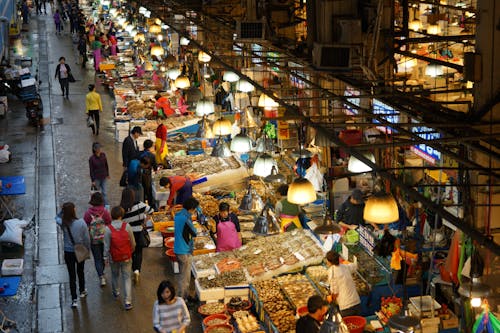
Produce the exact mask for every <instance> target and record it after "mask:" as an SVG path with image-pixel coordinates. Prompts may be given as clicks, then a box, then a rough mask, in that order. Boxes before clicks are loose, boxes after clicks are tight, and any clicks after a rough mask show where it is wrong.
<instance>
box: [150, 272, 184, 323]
mask: <svg viewBox="0 0 500 333" xmlns="http://www.w3.org/2000/svg"><path fill="white" fill-rule="evenodd" d="M156 297H157V300H156V301H155V303H154V305H153V328H154V330H155V331H156V332H157V333H168V332H178V333H185V332H186V328H187V327H188V326H189V324H190V323H191V316H190V315H189V311H188V309H187V306H186V303H185V302H184V300H183V299H182V298H181V297H177V296H176V295H175V288H174V286H173V284H172V283H171V282H170V281H166V280H163V281H161V282H160V285H159V286H158V290H157V291H156Z"/></svg>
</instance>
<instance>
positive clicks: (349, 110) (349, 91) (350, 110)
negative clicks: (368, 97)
mask: <svg viewBox="0 0 500 333" xmlns="http://www.w3.org/2000/svg"><path fill="white" fill-rule="evenodd" d="M359 95H361V92H360V91H359V90H356V89H354V88H353V87H350V86H347V87H346V88H345V90H344V96H346V97H348V96H359ZM347 100H348V101H349V102H351V103H352V104H354V105H356V106H360V105H361V98H348V99H347ZM344 113H345V114H347V115H349V116H355V115H357V114H358V110H357V109H356V108H354V107H352V106H351V105H350V104H344Z"/></svg>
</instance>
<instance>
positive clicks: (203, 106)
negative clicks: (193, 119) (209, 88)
mask: <svg viewBox="0 0 500 333" xmlns="http://www.w3.org/2000/svg"><path fill="white" fill-rule="evenodd" d="M214 112H215V106H214V102H212V101H209V100H207V99H200V100H199V101H198V103H197V104H196V115H197V116H199V117H203V116H205V115H209V114H211V113H214Z"/></svg>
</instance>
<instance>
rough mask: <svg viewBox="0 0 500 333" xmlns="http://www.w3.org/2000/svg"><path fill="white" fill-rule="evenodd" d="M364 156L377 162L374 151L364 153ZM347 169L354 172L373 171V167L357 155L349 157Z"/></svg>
mask: <svg viewBox="0 0 500 333" xmlns="http://www.w3.org/2000/svg"><path fill="white" fill-rule="evenodd" d="M363 156H364V157H365V158H367V159H369V160H370V161H371V162H372V163H375V156H373V154H372V153H364V154H363ZM347 171H349V172H354V173H362V172H371V171H372V168H371V167H370V166H368V165H366V164H365V163H363V162H361V161H360V160H358V158H357V157H356V156H354V155H353V156H351V157H349V163H348V164H347Z"/></svg>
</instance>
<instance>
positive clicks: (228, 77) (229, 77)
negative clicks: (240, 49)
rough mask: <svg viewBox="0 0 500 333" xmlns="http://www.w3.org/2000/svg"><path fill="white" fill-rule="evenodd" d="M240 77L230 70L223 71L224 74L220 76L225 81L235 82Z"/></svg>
mask: <svg viewBox="0 0 500 333" xmlns="http://www.w3.org/2000/svg"><path fill="white" fill-rule="evenodd" d="M239 79H240V77H239V76H238V74H236V73H235V72H232V71H225V72H224V75H223V76H222V80H224V81H227V82H236V81H238V80H239Z"/></svg>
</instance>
